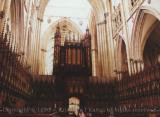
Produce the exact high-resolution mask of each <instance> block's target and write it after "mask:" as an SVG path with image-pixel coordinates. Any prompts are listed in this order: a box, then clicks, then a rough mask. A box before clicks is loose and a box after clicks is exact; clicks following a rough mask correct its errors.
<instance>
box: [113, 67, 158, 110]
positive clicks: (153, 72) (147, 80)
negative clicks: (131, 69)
mask: <svg viewBox="0 0 160 117" xmlns="http://www.w3.org/2000/svg"><path fill="white" fill-rule="evenodd" d="M115 86H116V91H117V93H116V99H117V101H118V102H119V104H118V106H119V108H122V107H125V108H127V109H128V110H129V111H132V112H133V111H135V109H141V110H142V109H143V110H144V111H151V109H152V110H153V109H156V108H159V107H160V65H155V66H152V67H150V68H147V69H145V70H144V71H142V72H140V73H138V74H136V75H133V76H131V77H129V76H128V77H125V78H123V79H122V80H121V81H118V82H117V83H116V84H115ZM149 109H150V110H149Z"/></svg>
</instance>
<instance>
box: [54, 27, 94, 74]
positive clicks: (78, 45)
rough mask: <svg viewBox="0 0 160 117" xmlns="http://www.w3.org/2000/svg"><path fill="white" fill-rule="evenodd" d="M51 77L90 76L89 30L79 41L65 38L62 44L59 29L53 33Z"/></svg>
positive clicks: (69, 37) (73, 37)
mask: <svg viewBox="0 0 160 117" xmlns="http://www.w3.org/2000/svg"><path fill="white" fill-rule="evenodd" d="M54 39H55V43H54V59H53V60H54V62H53V75H65V76H66V75H67V76H69V75H71V76H75V75H78V76H81V75H83V76H84V75H86V76H90V75H91V69H92V68H91V35H90V33H89V29H87V30H86V33H85V35H84V36H83V37H82V38H80V36H79V39H77V40H76V39H75V35H73V36H72V37H71V36H70V34H69V36H68V37H65V40H64V42H63V43H62V35H61V31H60V27H57V29H56V32H55V36H54Z"/></svg>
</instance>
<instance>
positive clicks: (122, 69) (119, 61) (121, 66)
mask: <svg viewBox="0 0 160 117" xmlns="http://www.w3.org/2000/svg"><path fill="white" fill-rule="evenodd" d="M115 53H116V67H117V68H116V70H117V72H119V73H120V74H121V76H122V75H126V73H128V62H127V60H128V59H127V46H126V43H125V41H124V40H123V38H122V37H121V36H120V35H119V36H118V38H117V42H116V52H115ZM124 73H125V74H124Z"/></svg>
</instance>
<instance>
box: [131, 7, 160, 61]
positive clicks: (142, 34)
mask: <svg viewBox="0 0 160 117" xmlns="http://www.w3.org/2000/svg"><path fill="white" fill-rule="evenodd" d="M137 12H138V13H137V15H136V17H135V21H134V25H133V30H132V37H131V44H130V45H131V48H130V53H131V57H132V58H133V59H135V60H139V59H140V60H142V59H143V51H144V46H145V43H146V41H147V38H148V36H149V34H150V33H151V31H152V30H153V27H154V23H155V22H156V21H157V20H159V21H160V13H159V12H158V11H157V10H156V9H154V8H151V7H147V6H143V7H141V8H140V10H139V11H137Z"/></svg>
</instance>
